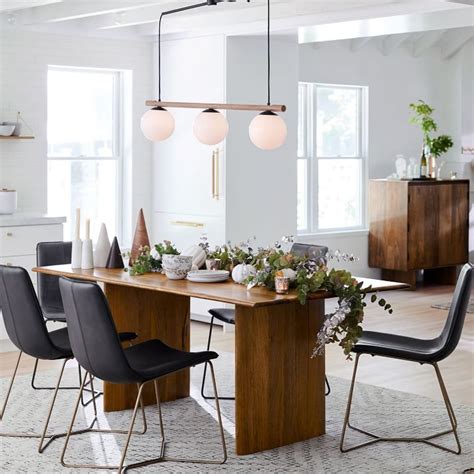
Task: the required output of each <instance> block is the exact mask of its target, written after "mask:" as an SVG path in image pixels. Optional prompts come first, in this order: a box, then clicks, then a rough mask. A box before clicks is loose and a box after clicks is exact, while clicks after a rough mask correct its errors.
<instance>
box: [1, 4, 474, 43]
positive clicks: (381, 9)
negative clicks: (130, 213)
mask: <svg viewBox="0 0 474 474" xmlns="http://www.w3.org/2000/svg"><path fill="white" fill-rule="evenodd" d="M200 1H202V0H196V1H194V2H193V1H192V0H191V1H190V0H188V1H175V0H0V27H6V28H11V29H26V30H35V31H47V32H52V33H68V34H85V35H91V36H106V37H136V38H140V37H142V38H147V37H148V38H150V37H151V35H155V34H156V32H157V19H158V18H159V16H160V14H161V13H162V12H163V11H165V10H169V9H174V8H178V7H181V6H186V5H190V4H193V3H199V2H200ZM425 15H432V16H437V20H435V19H433V21H432V22H431V23H430V22H427V21H425V20H424V18H425ZM445 15H451V17H453V20H452V21H451V23H449V24H447V25H444V23H443V19H444V18H445ZM413 17H418V18H419V21H418V23H416V24H414V25H411V26H410V25H409V23H410V22H409V21H408V22H407V21H405V20H404V19H406V18H413ZM451 17H450V18H451ZM265 18H266V0H251V1H250V3H247V1H246V0H236V1H235V2H232V3H227V2H224V3H220V4H219V5H217V6H209V7H203V8H199V9H196V10H191V11H189V12H183V13H179V14H176V15H173V16H169V17H167V18H166V20H165V21H164V22H163V33H164V34H168V35H189V34H202V33H203V32H204V33H220V32H222V33H226V34H234V35H237V34H260V33H262V32H263V31H264V30H265ZM384 18H385V19H389V20H387V21H388V23H387V22H386V23H382V24H379V25H378V28H379V30H377V31H378V33H377V35H380V34H381V33H380V28H382V33H383V32H384V30H383V28H388V26H387V25H392V24H393V23H397V21H395V20H396V19H398V26H393V25H392V26H390V28H391V29H390V28H389V30H388V31H389V33H390V34H392V35H394V34H403V33H408V32H409V31H411V30H413V31H419V29H420V28H421V30H424V29H425V26H426V25H427V30H435V29H440V28H446V29H448V28H459V27H468V26H473V25H474V0H459V1H458V0H456V1H455V0H452V1H449V0H311V1H309V0H272V31H274V32H275V33H282V34H283V33H284V34H288V33H291V34H296V33H298V32H299V33H300V42H320V41H324V40H334V39H344V38H346V39H347V37H349V38H357V37H362V36H366V35H367V34H369V36H375V35H376V34H370V33H371V31H375V29H374V28H375V26H374V24H372V23H370V22H374V21H375V20H380V19H384ZM433 18H434V17H433ZM439 22H441V26H439ZM469 22H470V24H469ZM407 24H408V26H406V25H407ZM336 25H339V31H340V33H339V36H340V37H335V36H334V31H337V30H338V29H337V28H336ZM341 25H345V26H342V28H341ZM349 27H350V28H349ZM407 28H408V30H407ZM410 28H411V30H410ZM415 28H419V29H418V30H415ZM302 31H306V36H304V35H302ZM328 31H331V32H333V33H332V37H331V34H328ZM348 31H350V36H348V33H347V32H348ZM336 36H337V35H336ZM325 37H327V38H326V39H324V38H325Z"/></svg>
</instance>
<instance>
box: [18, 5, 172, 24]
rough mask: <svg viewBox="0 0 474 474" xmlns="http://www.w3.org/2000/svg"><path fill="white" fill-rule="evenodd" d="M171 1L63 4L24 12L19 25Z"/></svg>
mask: <svg viewBox="0 0 474 474" xmlns="http://www.w3.org/2000/svg"><path fill="white" fill-rule="evenodd" d="M169 1H170V0H138V1H134V0H120V1H117V2H110V1H107V0H95V1H82V2H79V1H73V2H71V1H68V2H61V3H56V4H51V5H44V6H41V7H35V8H30V9H28V10H23V11H22V12H20V14H19V18H18V24H22V25H31V24H42V23H56V22H63V21H71V20H77V19H81V18H89V17H93V16H96V15H105V14H112V13H115V12H122V11H124V12H125V11H129V10H133V9H136V8H142V7H144V6H150V5H156V4H157V3H158V2H160V3H166V2H169Z"/></svg>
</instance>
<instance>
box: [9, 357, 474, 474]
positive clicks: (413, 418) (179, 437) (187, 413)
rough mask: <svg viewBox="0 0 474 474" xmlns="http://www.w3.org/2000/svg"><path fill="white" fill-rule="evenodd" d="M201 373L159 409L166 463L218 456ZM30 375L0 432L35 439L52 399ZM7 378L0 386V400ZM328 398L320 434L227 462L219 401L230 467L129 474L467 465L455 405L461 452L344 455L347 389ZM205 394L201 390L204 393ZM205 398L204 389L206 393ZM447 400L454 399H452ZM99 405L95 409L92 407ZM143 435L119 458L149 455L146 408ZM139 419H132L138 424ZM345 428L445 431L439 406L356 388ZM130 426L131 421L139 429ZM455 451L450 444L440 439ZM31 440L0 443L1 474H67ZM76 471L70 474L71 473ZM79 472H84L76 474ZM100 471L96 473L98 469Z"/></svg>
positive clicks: (76, 449) (91, 445)
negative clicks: (182, 394) (188, 392)
mask: <svg viewBox="0 0 474 474" xmlns="http://www.w3.org/2000/svg"><path fill="white" fill-rule="evenodd" d="M231 367H233V356H232V354H229V353H222V354H221V356H220V357H219V359H218V360H217V361H216V374H217V381H218V386H219V391H220V393H221V395H228V394H232V393H233V390H234V388H233V377H232V373H233V371H232V369H231ZM76 374H77V372H76V370H75V369H67V370H66V380H65V382H67V383H69V384H71V383H74V382H75V377H76ZM56 376H57V374H56V373H55V372H45V373H41V374H40V376H39V380H38V381H39V383H41V384H53V383H55V379H56ZM201 376H202V367H201V368H196V369H194V370H193V371H192V397H190V398H188V399H183V400H178V401H175V402H170V403H166V404H164V405H163V416H164V422H165V428H166V432H167V438H168V444H167V455H170V456H172V455H174V456H180V455H181V456H186V457H199V456H201V457H202V456H204V457H209V456H213V455H215V456H219V455H220V445H219V435H218V425H217V422H216V414H215V410H214V406H213V403H212V401H209V402H207V401H204V400H202V399H201V397H200V395H199V386H200V380H201ZM29 380H30V379H29V376H20V377H18V378H17V380H16V382H15V386H14V388H13V392H12V398H11V399H10V404H9V406H8V407H7V410H6V413H5V417H4V421H3V422H2V423H1V431H2V432H5V431H30V432H31V431H35V432H37V431H39V430H40V428H41V427H42V423H43V420H44V419H45V416H46V412H47V409H48V405H49V401H50V399H51V395H52V393H51V392H45V391H33V390H31V389H30V387H29ZM7 382H8V380H7V379H6V378H2V379H1V380H0V388H1V394H2V395H1V396H2V400H3V396H4V394H5V390H6V386H7ZM330 383H331V388H332V391H331V395H330V396H329V397H327V434H326V435H324V436H320V437H318V438H314V439H311V440H308V441H305V442H301V443H296V444H294V445H291V446H286V447H283V448H279V449H274V450H270V451H266V452H263V453H259V454H255V455H250V456H242V457H239V456H236V455H235V454H234V438H233V436H234V402H232V401H223V402H222V405H221V406H222V410H223V415H224V425H225V430H226V441H227V447H228V452H229V459H228V461H227V463H226V464H224V465H220V466H215V465H196V464H178V463H163V464H157V465H153V466H148V467H145V468H141V469H138V470H136V471H134V472H216V471H227V472H265V473H266V472H280V473H283V472H285V473H287V472H313V473H344V472H345V473H377V474H379V473H382V472H383V473H462V472H463V471H464V470H466V469H469V468H472V467H474V466H473V465H474V410H473V408H472V407H467V406H463V405H457V404H456V403H454V405H455V411H456V414H457V418H458V420H459V435H460V439H461V443H462V447H463V454H461V455H460V456H456V455H454V454H448V453H445V452H443V451H440V450H438V449H435V448H432V447H430V446H427V445H425V444H422V443H411V444H407V443H378V444H375V445H372V446H369V447H366V448H363V449H360V450H356V451H353V452H350V453H346V454H341V453H340V452H339V437H340V432H341V426H342V422H343V417H344V410H345V406H346V400H347V394H348V388H349V382H348V381H347V380H343V379H339V378H334V377H331V378H330ZM209 388H210V387H209ZM448 390H449V387H448ZM209 393H210V391H209ZM74 399H75V392H74V391H63V392H61V394H60V396H59V397H58V400H57V405H56V407H55V412H54V415H53V418H52V424H51V428H52V429H53V430H55V431H64V430H65V427H66V426H67V424H68V423H69V420H70V417H71V414H72V407H73V400H74ZM453 402H455V400H453ZM99 406H101V404H99ZM130 414H131V412H130V411H125V412H115V413H108V414H106V415H104V414H102V415H101V416H100V425H101V427H102V428H110V427H112V428H121V429H124V428H128V423H129V419H130ZM146 414H147V420H148V426H149V428H148V429H149V431H148V433H147V434H146V435H143V436H134V437H133V438H132V443H131V446H130V449H129V452H128V456H127V459H128V460H129V461H130V462H131V461H133V462H136V461H139V460H143V459H146V458H147V457H150V455H152V456H157V455H158V446H159V441H160V439H159V425H158V423H157V410H156V408H155V407H147V409H146ZM91 419H92V409H91V407H87V408H86V409H83V408H81V410H80V415H79V422H78V424H77V425H76V427H79V426H81V427H83V426H85V425H86V424H87V423H88V421H90V420H91ZM138 420H139V418H138ZM352 420H353V422H354V424H356V425H359V426H361V427H365V428H366V429H368V430H369V431H375V432H380V433H381V434H385V435H391V436H394V435H396V434H397V433H398V434H400V435H409V434H410V435H415V436H416V435H420V434H421V435H426V434H428V433H431V432H436V431H440V430H442V429H445V428H448V419H447V414H446V411H445V409H444V407H443V404H442V403H441V402H436V401H432V400H430V399H427V398H424V397H421V396H416V395H410V394H407V393H402V392H397V391H393V390H388V389H383V388H379V387H375V386H373V385H366V384H361V383H359V384H358V385H357V388H356V395H355V404H354V408H353V418H352ZM137 426H140V425H139V421H138V425H137ZM363 439H364V437H363V436H362V435H358V434H355V433H350V436H349V438H348V441H349V442H360V441H361V440H363ZM439 441H440V442H442V443H444V444H446V445H448V446H454V441H453V439H452V438H451V437H449V435H448V436H446V437H444V438H440V439H439ZM124 442H125V436H123V435H102V436H100V435H99V434H84V435H80V436H75V437H74V438H73V439H72V441H71V444H70V447H71V448H72V449H71V450H70V451H69V452H70V455H69V460H70V461H73V462H83V463H84V462H93V463H104V462H109V463H110V462H112V463H117V460H118V459H119V453H120V451H119V450H120V448H121V447H122V446H123V445H124ZM37 445H38V440H36V439H14V438H0V459H1V461H0V472H2V473H18V472H25V473H26V472H28V473H33V472H41V473H55V472H73V471H70V470H68V469H65V468H63V467H62V466H61V465H60V464H59V455H60V452H61V449H62V447H63V440H56V441H54V442H53V443H52V444H51V445H50V447H49V448H48V449H47V450H46V451H45V452H44V453H43V454H41V455H39V454H38V453H37ZM75 472H77V471H75ZM81 472H85V471H81ZM101 472H104V471H101Z"/></svg>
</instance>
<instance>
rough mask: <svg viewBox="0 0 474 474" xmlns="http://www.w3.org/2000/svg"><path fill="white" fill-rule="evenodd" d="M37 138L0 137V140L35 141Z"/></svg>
mask: <svg viewBox="0 0 474 474" xmlns="http://www.w3.org/2000/svg"><path fill="white" fill-rule="evenodd" d="M34 138H35V137H32V136H26V135H25V136H22V137H15V136H13V135H11V136H9V137H0V140H34Z"/></svg>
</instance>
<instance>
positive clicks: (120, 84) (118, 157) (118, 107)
mask: <svg viewBox="0 0 474 474" xmlns="http://www.w3.org/2000/svg"><path fill="white" fill-rule="evenodd" d="M49 71H74V72H83V73H87V74H94V73H96V74H107V73H109V74H111V75H113V77H114V91H113V94H114V104H113V105H114V109H113V130H114V131H115V134H114V135H115V136H114V139H113V144H112V155H113V156H108V157H104V156H86V155H79V156H49V146H48V144H47V160H48V162H49V161H50V160H51V161H116V162H117V166H116V167H115V169H116V173H117V174H116V181H115V182H116V190H115V192H116V195H117V208H116V215H115V219H116V223H115V225H116V229H117V237H118V239H119V240H122V235H123V225H124V216H123V206H122V205H121V204H122V203H123V187H124V185H123V176H124V171H123V170H124V149H125V147H124V139H123V137H124V127H125V125H124V103H125V102H124V77H123V76H124V72H123V71H120V70H115V69H102V68H88V67H75V66H57V65H48V73H49Z"/></svg>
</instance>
